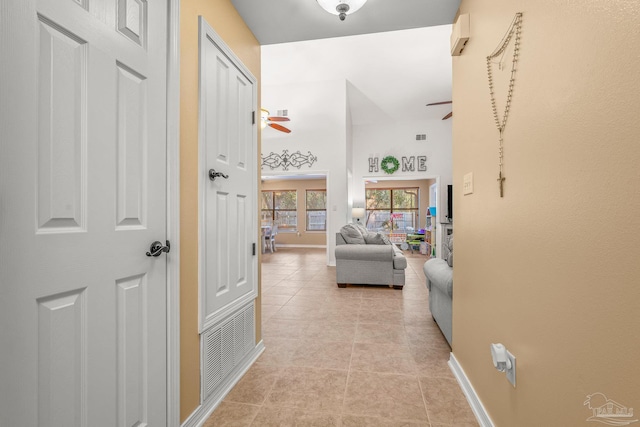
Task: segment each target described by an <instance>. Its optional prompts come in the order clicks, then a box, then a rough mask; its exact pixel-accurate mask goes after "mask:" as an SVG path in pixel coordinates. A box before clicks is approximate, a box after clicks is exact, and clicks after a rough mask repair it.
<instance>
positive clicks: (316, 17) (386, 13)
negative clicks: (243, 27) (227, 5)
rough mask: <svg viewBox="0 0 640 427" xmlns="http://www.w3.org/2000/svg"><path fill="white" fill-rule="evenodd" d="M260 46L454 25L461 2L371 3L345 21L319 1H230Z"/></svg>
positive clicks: (385, 0)
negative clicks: (320, 4)
mask: <svg viewBox="0 0 640 427" xmlns="http://www.w3.org/2000/svg"><path fill="white" fill-rule="evenodd" d="M231 3H233V5H234V6H235V8H236V9H237V10H238V12H239V13H240V15H241V16H242V19H244V21H245V22H246V23H247V25H248V26H249V28H250V29H251V31H252V32H253V34H254V35H255V36H256V38H257V39H258V41H259V42H260V44H261V45H268V44H276V43H287V42H293V41H302V40H316V39H324V38H330V37H341V36H349V35H357V34H368V33H379V32H384V31H395V30H404V29H409V28H420V27H431V26H436V25H444V24H451V23H453V19H454V17H455V15H456V11H457V10H458V6H459V5H460V0H368V1H367V3H365V5H364V6H362V8H361V9H360V10H358V11H357V12H355V13H353V14H351V15H348V16H347V18H346V20H345V21H340V20H339V19H338V17H337V16H335V15H332V14H330V13H328V12H326V11H325V10H324V9H322V8H321V7H320V6H319V5H318V3H317V2H316V0H231Z"/></svg>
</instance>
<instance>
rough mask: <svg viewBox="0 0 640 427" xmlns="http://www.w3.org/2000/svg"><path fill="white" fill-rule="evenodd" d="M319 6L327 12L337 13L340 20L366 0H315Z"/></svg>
mask: <svg viewBox="0 0 640 427" xmlns="http://www.w3.org/2000/svg"><path fill="white" fill-rule="evenodd" d="M316 1H317V2H318V4H319V5H320V7H321V8H323V9H324V10H326V11H327V12H329V13H331V14H333V15H338V17H339V18H340V20H341V21H344V19H345V18H346V17H347V15H351V14H352V13H354V12H357V11H358V9H360V8H361V7H362V6H363V5H364V4H365V3H366V2H367V0H316Z"/></svg>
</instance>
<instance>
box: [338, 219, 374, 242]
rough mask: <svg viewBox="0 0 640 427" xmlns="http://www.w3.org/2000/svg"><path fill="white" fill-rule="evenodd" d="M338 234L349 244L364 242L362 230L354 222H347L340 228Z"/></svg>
mask: <svg viewBox="0 0 640 427" xmlns="http://www.w3.org/2000/svg"><path fill="white" fill-rule="evenodd" d="M340 234H341V235H342V237H343V238H344V240H345V241H346V242H347V243H349V244H351V245H354V244H355V245H364V244H366V243H367V242H365V240H364V237H362V232H361V231H360V229H359V228H358V227H357V226H356V225H355V224H347V225H345V226H343V227H342V228H341V229H340Z"/></svg>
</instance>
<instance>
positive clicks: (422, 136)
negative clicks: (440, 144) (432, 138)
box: [416, 133, 427, 141]
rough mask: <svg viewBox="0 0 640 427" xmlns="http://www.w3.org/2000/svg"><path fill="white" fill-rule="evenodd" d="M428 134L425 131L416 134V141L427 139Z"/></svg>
mask: <svg viewBox="0 0 640 427" xmlns="http://www.w3.org/2000/svg"><path fill="white" fill-rule="evenodd" d="M426 140H427V135H426V134H424V133H419V134H417V135H416V141H426Z"/></svg>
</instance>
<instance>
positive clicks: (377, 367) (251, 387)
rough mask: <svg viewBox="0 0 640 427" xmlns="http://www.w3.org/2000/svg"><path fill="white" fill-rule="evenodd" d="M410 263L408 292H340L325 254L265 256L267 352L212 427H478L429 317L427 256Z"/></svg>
mask: <svg viewBox="0 0 640 427" xmlns="http://www.w3.org/2000/svg"><path fill="white" fill-rule="evenodd" d="M406 255H407V257H408V259H407V260H408V267H407V270H406V284H405V286H404V288H403V290H401V291H400V290H394V289H392V288H388V287H383V286H349V287H347V288H345V289H339V288H338V287H337V286H336V281H335V267H327V266H326V252H325V250H324V249H299V248H295V249H294V248H279V249H278V251H277V252H275V253H273V254H271V253H266V254H264V255H263V257H262V336H263V340H264V344H265V347H266V350H265V351H264V353H263V354H262V355H261V356H260V357H259V359H258V360H257V361H256V363H255V364H254V365H253V366H252V367H251V368H250V369H249V371H248V372H247V373H246V374H245V375H244V376H243V377H242V379H241V380H240V381H239V382H238V384H237V385H236V386H235V387H234V388H233V389H232V390H231V392H230V393H229V395H228V396H227V397H226V398H225V399H224V401H223V402H222V403H221V404H220V406H218V408H217V409H216V410H215V411H214V413H213V414H212V415H211V417H210V418H209V420H207V422H206V423H205V425H204V426H205V427H213V426H216V427H217V426H234V427H244V426H260V427H262V426H318V427H320V426H336V427H340V426H342V427H356V426H372V427H400V426H403V427H412V426H421V427H444V426H455V427H458V426H460V427H462V426H465V427H466V426H477V425H478V424H477V422H476V420H475V417H474V416H473V413H472V412H471V409H470V407H469V405H468V403H467V401H466V399H465V397H464V395H463V394H462V391H461V390H460V387H459V386H458V383H457V382H456V380H455V378H454V377H453V375H452V374H451V371H450V370H449V367H448V365H447V361H448V359H449V352H450V351H451V349H450V348H449V346H448V344H447V342H446V341H445V339H444V337H443V336H442V334H441V333H440V330H439V329H438V327H437V325H436V324H435V322H434V321H433V319H432V318H431V313H430V312H429V305H428V297H429V296H428V292H427V289H426V286H425V279H424V274H423V272H422V265H423V264H424V262H425V261H426V257H425V256H424V255H419V254H410V253H407V254H406Z"/></svg>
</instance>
